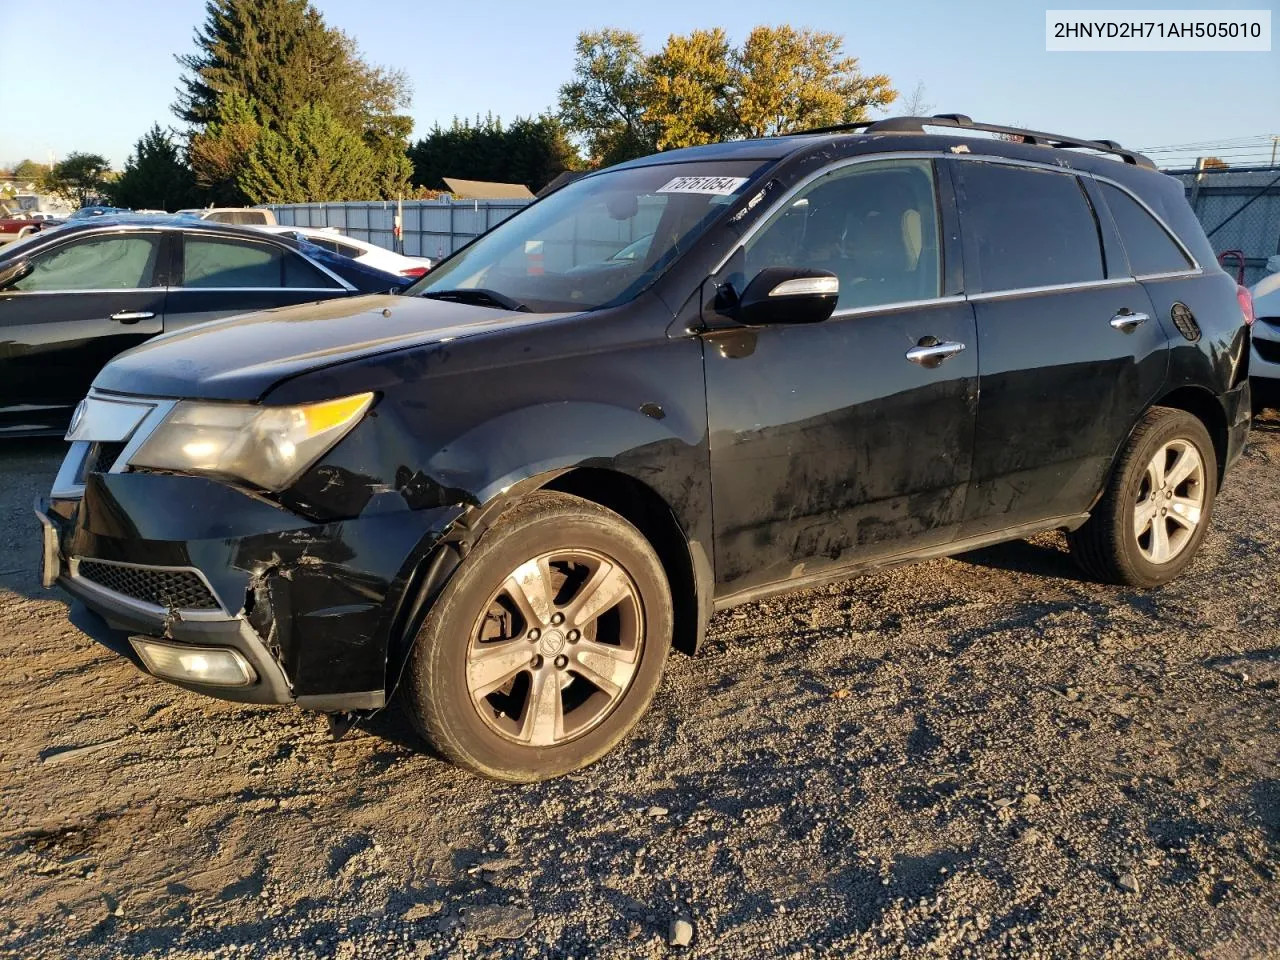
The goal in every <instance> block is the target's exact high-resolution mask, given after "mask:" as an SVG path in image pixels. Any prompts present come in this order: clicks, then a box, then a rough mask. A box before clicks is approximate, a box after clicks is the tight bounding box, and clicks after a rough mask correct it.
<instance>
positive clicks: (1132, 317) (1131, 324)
mask: <svg viewBox="0 0 1280 960" xmlns="http://www.w3.org/2000/svg"><path fill="white" fill-rule="evenodd" d="M1150 319H1151V318H1150V317H1148V316H1147V315H1146V314H1145V313H1131V312H1130V311H1128V310H1121V311H1120V312H1119V313H1117V314H1116V315H1115V316H1114V317H1112V318H1111V326H1112V327H1114V328H1115V329H1116V330H1119V331H1120V332H1121V333H1133V331H1135V330H1137V329H1138V328H1139V327H1140V326H1142V325H1143V324H1144V323H1146V322H1147V321H1148V320H1150Z"/></svg>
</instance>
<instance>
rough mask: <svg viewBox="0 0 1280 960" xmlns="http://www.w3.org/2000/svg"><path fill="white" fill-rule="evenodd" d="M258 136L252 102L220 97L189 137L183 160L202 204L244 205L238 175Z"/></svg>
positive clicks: (256, 120)
mask: <svg viewBox="0 0 1280 960" xmlns="http://www.w3.org/2000/svg"><path fill="white" fill-rule="evenodd" d="M261 135H262V126H261V125H260V124H259V123H258V114H257V110H256V108H255V105H254V103H253V102H252V101H250V100H247V99H246V98H244V97H242V96H241V95H240V94H238V93H229V94H227V95H226V96H224V97H223V98H222V100H221V102H219V104H218V112H217V113H216V114H215V115H214V118H213V119H212V120H211V121H210V122H209V123H208V125H206V126H205V128H204V130H203V131H196V132H193V133H192V134H191V137H190V139H189V140H188V142H187V159H188V161H189V162H190V164H191V170H192V172H193V174H194V175H195V180H196V184H197V186H198V187H199V190H200V192H201V193H202V194H203V196H204V199H205V200H206V201H208V202H209V203H211V204H213V205H214V206H219V207H238V206H242V205H243V204H244V203H245V196H244V193H243V192H242V191H241V189H240V183H239V180H240V174H241V172H243V170H244V168H245V166H246V165H247V164H248V162H249V156H250V154H251V153H252V152H253V148H254V146H255V144H257V142H258V138H259V137H260V136H261Z"/></svg>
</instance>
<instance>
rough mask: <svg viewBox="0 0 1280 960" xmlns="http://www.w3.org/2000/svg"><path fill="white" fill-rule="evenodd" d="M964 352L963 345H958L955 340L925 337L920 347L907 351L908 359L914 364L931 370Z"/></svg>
mask: <svg viewBox="0 0 1280 960" xmlns="http://www.w3.org/2000/svg"><path fill="white" fill-rule="evenodd" d="M962 350H964V344H963V343H956V342H955V341H954V340H941V341H939V340H934V338H933V337H924V338H923V339H922V340H921V341H920V345H919V346H916V347H912V348H911V349H910V350H908V351H907V359H908V360H910V361H911V362H912V363H918V364H920V366H922V367H928V368H930V369H932V368H934V367H936V366H937V365H938V364H940V363H942V361H943V360H946V359H947V358H948V357H954V356H955V355H956V354H957V353H960V352H961V351H962Z"/></svg>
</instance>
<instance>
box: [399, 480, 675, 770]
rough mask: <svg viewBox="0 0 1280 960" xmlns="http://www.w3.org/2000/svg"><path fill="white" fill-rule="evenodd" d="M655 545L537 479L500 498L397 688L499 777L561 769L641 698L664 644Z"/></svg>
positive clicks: (419, 721)
mask: <svg viewBox="0 0 1280 960" xmlns="http://www.w3.org/2000/svg"><path fill="white" fill-rule="evenodd" d="M671 633H672V606H671V591H670V588H669V585H668V583H667V579H666V574H665V571H664V570H663V568H662V564H661V562H660V561H659V559H658V556H657V554H656V553H655V552H654V549H653V547H652V546H651V545H650V544H649V542H648V541H647V540H645V538H644V537H643V535H641V533H640V531H638V530H637V529H636V528H635V527H634V526H632V525H631V524H630V523H628V522H627V521H626V520H624V519H623V518H622V517H620V516H619V515H618V514H616V513H614V512H613V511H611V510H607V509H605V508H604V507H601V506H599V505H598V504H594V503H591V502H590V501H587V500H582V499H579V498H577V497H571V496H568V495H566V494H561V493H550V492H538V493H535V494H533V495H531V496H529V497H527V498H526V499H524V500H522V501H520V502H519V503H517V504H516V505H515V506H513V507H512V508H511V509H509V510H508V511H506V512H505V513H504V514H503V515H502V516H501V517H499V518H498V520H497V521H495V523H494V524H493V526H491V527H490V528H489V529H488V530H487V531H486V532H485V533H484V535H483V536H482V537H481V538H480V540H479V541H478V542H477V544H476V546H475V548H474V549H473V550H472V551H471V553H470V554H469V555H468V556H467V558H466V560H464V561H463V563H462V565H461V566H460V567H459V568H458V571H457V573H456V574H455V575H454V576H453V577H452V578H451V579H450V580H449V583H448V584H447V585H446V586H445V588H444V590H443V591H442V592H441V595H440V597H439V598H438V600H437V601H436V602H435V604H433V606H432V608H431V611H430V612H429V614H428V615H427V618H426V621H425V622H424V623H423V626H422V629H421V630H420V631H419V633H418V636H417V638H416V642H415V644H414V647H413V651H412V653H411V654H410V658H409V664H408V668H409V669H408V671H407V673H406V680H407V683H406V687H405V691H404V692H405V701H406V706H407V708H408V713H409V716H410V719H411V720H412V722H413V724H414V726H415V727H416V728H417V730H418V732H419V733H420V734H421V735H422V736H423V738H424V739H426V740H427V741H428V742H429V743H430V744H431V745H432V746H433V747H434V748H435V749H436V750H437V751H438V752H439V753H440V754H441V755H442V756H444V757H445V758H446V759H448V760H450V761H452V762H453V763H456V764H458V765H459V766H462V767H465V768H467V769H469V770H472V771H475V772H476V773H479V774H482V775H483V776H486V777H490V778H492V779H495V780H509V781H515V782H530V781H535V780H543V779H546V778H549V777H555V776H560V775H562V774H565V773H568V772H570V771H572V770H577V769H579V768H581V767H584V766H586V765H587V764H589V763H592V762H593V761H595V760H597V759H599V758H600V757H601V756H603V755H604V754H605V753H607V752H608V751H609V750H611V749H613V747H614V746H616V745H617V744H618V743H619V742H620V741H621V740H622V739H623V738H624V737H625V736H626V735H627V734H628V733H629V732H630V731H631V729H632V727H634V726H635V724H636V723H637V722H638V721H639V719H640V717H641V716H643V715H644V712H645V710H647V709H648V706H649V704H650V702H651V701H652V700H653V696H654V694H655V693H656V691H657V689H658V684H659V682H660V680H661V679H662V669H663V666H664V664H665V662H666V658H667V653H668V651H669V650H670V646H671Z"/></svg>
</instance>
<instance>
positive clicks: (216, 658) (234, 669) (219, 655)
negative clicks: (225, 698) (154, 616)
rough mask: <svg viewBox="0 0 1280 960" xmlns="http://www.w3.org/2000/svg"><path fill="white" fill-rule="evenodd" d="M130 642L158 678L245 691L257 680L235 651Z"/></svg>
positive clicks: (137, 639) (143, 639)
mask: <svg viewBox="0 0 1280 960" xmlns="http://www.w3.org/2000/svg"><path fill="white" fill-rule="evenodd" d="M129 642H130V643H131V644H133V649H134V650H136V651H138V656H139V657H141V658H142V662H143V663H144V664H146V667H147V670H148V671H150V672H151V673H154V674H155V675H156V676H157V677H164V678H166V679H168V680H185V681H186V682H187V683H207V684H210V685H212V686H219V687H247V686H249V684H251V683H253V682H254V681H255V680H257V679H258V675H257V674H256V673H254V672H253V667H251V666H250V665H249V661H248V660H246V659H245V658H244V657H243V656H241V655H240V651H238V650H228V649H227V648H226V647H188V646H185V645H179V644H173V643H161V642H160V641H158V640H152V639H151V638H150V637H130V638H129Z"/></svg>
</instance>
